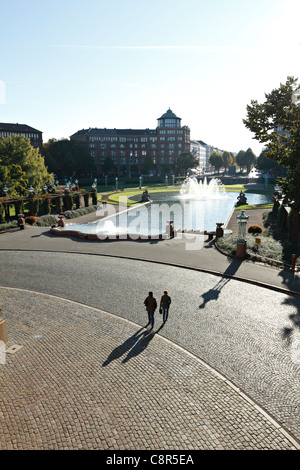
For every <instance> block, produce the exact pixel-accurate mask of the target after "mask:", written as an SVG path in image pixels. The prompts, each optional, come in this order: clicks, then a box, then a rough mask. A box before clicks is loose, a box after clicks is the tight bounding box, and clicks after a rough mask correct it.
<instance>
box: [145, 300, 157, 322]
mask: <svg viewBox="0 0 300 470" xmlns="http://www.w3.org/2000/svg"><path fill="white" fill-rule="evenodd" d="M144 304H145V305H146V310H147V312H148V325H151V329H152V328H153V326H154V312H155V310H156V308H157V302H156V299H155V297H153V292H149V295H148V297H147V298H146V299H145V300H144ZM148 325H147V326H148Z"/></svg>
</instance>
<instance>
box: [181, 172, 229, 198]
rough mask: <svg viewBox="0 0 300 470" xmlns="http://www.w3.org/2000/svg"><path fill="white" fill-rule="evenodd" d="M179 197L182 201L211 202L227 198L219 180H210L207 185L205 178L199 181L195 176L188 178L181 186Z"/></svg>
mask: <svg viewBox="0 0 300 470" xmlns="http://www.w3.org/2000/svg"><path fill="white" fill-rule="evenodd" d="M180 195H181V196H182V197H183V198H184V199H197V200H207V199H209V200H211V199H223V198H225V197H227V195H226V190H225V187H224V185H223V184H222V182H221V180H219V179H217V178H212V179H211V180H210V181H209V183H208V182H207V178H206V177H205V178H204V180H203V181H202V180H199V181H198V178H197V177H196V176H189V177H188V178H186V179H185V181H184V182H183V184H182V187H181V190H180Z"/></svg>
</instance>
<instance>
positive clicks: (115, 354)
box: [102, 328, 147, 367]
mask: <svg viewBox="0 0 300 470" xmlns="http://www.w3.org/2000/svg"><path fill="white" fill-rule="evenodd" d="M145 334H147V331H144V330H143V328H140V329H139V330H138V331H136V332H135V333H134V335H132V336H130V338H128V339H127V340H126V341H125V342H124V343H123V344H120V346H117V347H116V348H115V349H114V350H113V351H112V352H111V353H110V355H109V356H108V358H107V359H106V361H104V362H103V364H102V367H106V366H107V365H108V364H110V363H111V362H112V361H114V360H116V359H118V358H119V357H121V356H123V354H125V353H126V352H127V351H128V350H129V349H131V348H132V347H133V346H134V345H135V343H136V342H137V341H138V340H139V339H140V337H141V336H144V335H145Z"/></svg>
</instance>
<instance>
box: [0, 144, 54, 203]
mask: <svg viewBox="0 0 300 470" xmlns="http://www.w3.org/2000/svg"><path fill="white" fill-rule="evenodd" d="M48 181H53V175H52V174H50V173H48V170H47V168H46V166H45V162H44V158H43V157H42V156H41V155H40V154H39V149H37V148H34V147H32V145H31V144H30V140H29V139H26V138H25V137H23V136H17V135H13V136H11V137H6V138H1V139H0V186H1V184H2V185H3V184H6V185H7V186H8V185H11V187H10V188H9V189H10V195H13V193H16V192H22V191H24V190H25V188H26V187H27V185H32V186H33V187H34V188H35V190H36V191H39V190H41V188H42V186H43V185H44V184H45V183H46V182H48Z"/></svg>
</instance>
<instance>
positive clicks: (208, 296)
mask: <svg viewBox="0 0 300 470" xmlns="http://www.w3.org/2000/svg"><path fill="white" fill-rule="evenodd" d="M242 262H243V259H240V258H234V259H232V260H231V263H230V265H229V266H228V268H227V269H226V270H225V271H224V274H223V276H224V277H222V279H220V280H219V281H218V282H217V284H216V285H215V286H214V287H213V288H212V289H209V290H208V291H207V292H205V293H204V294H202V296H201V297H202V298H203V302H202V304H200V305H199V308H204V307H205V305H206V304H207V303H208V302H209V301H211V300H218V298H219V295H220V292H221V290H222V289H223V287H224V286H225V285H226V284H227V283H228V282H229V281H230V280H231V278H232V277H233V276H234V274H235V273H236V272H237V271H238V269H239V267H240V266H241V264H242Z"/></svg>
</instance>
